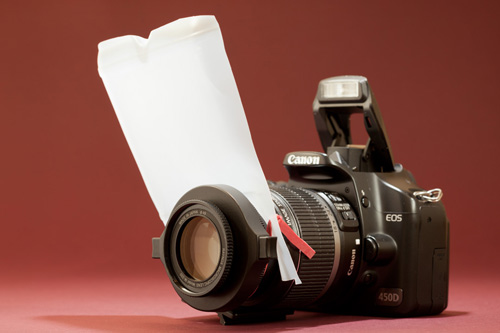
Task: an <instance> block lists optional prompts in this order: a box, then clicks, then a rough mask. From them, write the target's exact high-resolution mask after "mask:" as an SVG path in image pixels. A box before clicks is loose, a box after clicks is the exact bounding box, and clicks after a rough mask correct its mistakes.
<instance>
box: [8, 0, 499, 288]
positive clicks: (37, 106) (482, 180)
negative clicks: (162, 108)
mask: <svg viewBox="0 0 500 333" xmlns="http://www.w3.org/2000/svg"><path fill="white" fill-rule="evenodd" d="M499 9H500V3H499V2H497V1H473V2H471V1H448V2H427V3H426V4H423V3H420V2H414V3H407V2H403V3H399V2H392V1H391V2H390V1H377V2H374V1H370V2H368V1H367V2H353V1H345V2H344V1H342V2H340V1H247V2H244V1H205V0H199V1H193V0H185V1H178V2H175V4H174V3H173V2H171V1H170V2H169V1H163V0H162V1H25V2H21V1H2V2H0V31H1V36H2V37H1V39H0V59H1V61H0V112H1V121H0V135H1V140H0V152H1V156H2V158H1V166H0V170H1V183H0V184H1V189H2V190H1V191H0V196H1V197H0V212H1V213H0V214H1V226H2V230H1V232H0V261H1V262H2V278H5V277H8V276H11V277H15V276H20V275H23V274H35V275H36V276H46V277H50V276H54V275H60V276H65V275H68V276H73V275H81V274H108V273H109V274H113V273H116V272H123V273H126V274H133V273H136V272H145V273H147V272H148V270H156V269H158V267H159V265H160V264H159V263H158V262H155V261H153V260H151V259H150V242H151V240H150V239H151V237H153V236H159V235H160V233H161V231H162V227H163V225H162V223H161V221H160V220H159V218H158V215H157V212H156V210H155V208H154V206H153V204H152V202H151V200H150V198H149V196H148V194H147V192H146V189H145V187H144V185H143V183H142V180H141V177H140V174H139V172H138V170H137V168H136V165H135V163H134V160H133V158H132V155H131V153H130V151H129V149H128V146H127V144H126V141H125V139H124V137H123V134H122V132H121V129H120V127H119V125H118V122H117V120H116V117H115V115H114V112H113V109H112V106H111V103H110V102H109V99H108V97H107V95H106V91H105V89H104V86H103V85H102V82H101V79H100V78H99V76H98V74H97V63H96V58H97V44H98V43H99V42H100V41H102V40H105V39H108V38H112V37H116V36H120V35H125V34H135V35H141V36H144V37H146V36H147V35H148V33H149V31H150V30H152V29H154V28H157V27H159V26H161V25H163V24H166V23H168V22H170V21H173V20H175V19H177V18H180V17H186V16H191V15H197V14H214V15H215V16H216V17H217V19H218V21H219V24H220V26H221V29H222V33H223V36H224V41H225V45H226V50H227V53H228V56H229V59H230V62H231V64H232V68H233V71H234V75H235V77H236V81H237V83H238V87H239V89H240V94H241V97H242V100H243V104H244V107H245V110H246V114H247V117H248V121H249V124H250V128H251V131H252V135H253V139H254V143H255V146H256V149H257V152H258V155H259V157H260V159H261V163H262V165H263V168H264V171H265V173H266V175H267V177H268V178H270V179H274V180H280V179H286V177H287V176H286V173H285V170H284V169H283V167H282V166H281V162H282V159H283V157H284V154H285V153H287V152H289V151H293V150H320V149H321V146H320V143H319V140H318V137H317V134H316V129H315V126H314V122H313V117H312V110H311V104H312V100H313V98H314V95H315V92H316V87H317V83H318V81H319V80H320V79H323V78H326V77H330V76H335V75H343V74H357V75H364V76H366V77H368V79H369V81H370V83H371V86H372V88H373V90H374V91H375V94H376V96H377V99H378V102H379V105H380V107H381V111H382V114H383V116H384V119H385V124H386V127H387V130H388V133H389V136H390V139H391V144H392V148H393V153H394V156H395V159H396V161H397V162H400V163H402V164H403V165H404V166H405V167H406V168H408V169H409V170H411V171H412V172H413V173H414V175H415V177H416V178H417V181H418V182H419V184H420V185H421V186H422V187H424V188H434V187H441V188H442V189H443V190H444V194H445V195H444V198H443V201H444V203H445V206H446V209H447V212H448V216H449V219H450V221H451V228H452V233H451V242H452V274H455V276H457V275H461V274H465V273H466V272H468V271H469V272H471V271H475V270H476V269H478V270H480V271H481V270H482V272H485V273H489V272H491V271H494V270H496V272H499V270H500V269H499V268H498V265H496V266H495V265H492V257H490V256H489V254H491V253H498V250H497V247H496V241H497V238H498V236H497V235H498V233H499V231H500V223H499V221H498V217H497V216H498V213H497V208H498V206H497V199H498V198H497V196H498V189H499V188H500V181H499V176H498V170H497V169H498V168H497V167H498V165H499V154H498V146H499V143H500V142H499V134H498V132H499V130H498V125H499V124H500V109H499V107H498V102H497V96H498V88H500V85H499V84H498V77H499V76H500V66H499V62H498V51H499V50H500V48H499V43H498V41H499V40H500V21H499V20H498V14H499V12H500V11H499ZM493 258H494V257H493ZM165 279H166V276H165Z"/></svg>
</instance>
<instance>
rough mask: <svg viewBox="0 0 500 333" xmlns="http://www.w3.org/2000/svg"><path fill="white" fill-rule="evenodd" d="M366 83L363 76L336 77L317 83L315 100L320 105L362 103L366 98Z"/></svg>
mask: <svg viewBox="0 0 500 333" xmlns="http://www.w3.org/2000/svg"><path fill="white" fill-rule="evenodd" d="M367 92H368V81H367V79H366V78H365V77H363V76H353V75H349V76H337V77H331V78H328V79H324V80H321V81H320V82H319V87H318V93H317V95H316V99H317V100H318V102H320V103H335V102H342V103H343V102H363V101H364V100H365V99H366V97H367Z"/></svg>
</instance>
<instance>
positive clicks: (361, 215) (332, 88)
mask: <svg viewBox="0 0 500 333" xmlns="http://www.w3.org/2000/svg"><path fill="white" fill-rule="evenodd" d="M313 108H314V116H315V121H316V126H317V129H318V133H319V136H320V139H321V142H322V145H323V147H324V149H325V151H326V154H325V153H319V152H293V153H289V154H287V155H286V157H285V160H284V165H285V167H286V168H287V170H288V172H289V175H290V181H289V182H288V183H272V182H270V184H269V187H270V191H271V195H272V198H273V201H274V205H275V210H276V212H277V214H279V215H280V216H281V217H282V218H283V220H284V222H286V224H287V225H288V226H289V227H290V228H291V229H292V230H293V231H294V232H295V234H296V235H298V236H299V237H300V238H301V239H303V240H304V241H305V242H306V243H307V244H309V245H310V246H311V247H312V248H313V249H314V250H315V251H316V254H315V255H314V256H313V257H312V258H310V259H309V258H307V257H306V256H305V255H304V253H302V251H301V250H299V249H298V248H296V247H295V246H294V245H293V244H291V243H287V245H288V248H289V250H290V253H291V255H292V259H293V261H294V264H295V267H297V272H298V275H299V277H300V279H301V280H302V284H295V283H294V282H293V281H281V278H280V274H279V269H278V264H277V260H276V257H277V254H276V238H275V237H273V236H270V235H269V234H268V232H267V231H266V228H265V227H266V223H265V221H264V220H263V219H262V217H261V216H260V215H259V214H258V213H257V211H256V210H255V208H254V207H253V206H252V205H251V203H250V202H249V201H248V199H246V198H245V196H244V195H243V194H241V193H240V192H239V191H237V190H236V189H234V188H232V187H230V186H227V185H210V186H201V187H198V188H195V189H193V190H191V191H189V192H188V193H186V194H185V195H184V196H183V197H182V198H181V199H180V200H179V202H178V205H177V207H176V208H175V209H174V211H173V213H172V215H171V217H170V219H169V222H168V223H167V226H166V228H165V231H164V232H163V234H162V236H161V237H160V238H154V239H153V257H154V258H160V259H161V260H162V261H163V263H164V265H165V267H166V269H167V273H168V275H169V277H170V280H171V282H172V285H173V286H174V289H175V290H176V291H177V293H178V294H179V296H180V297H181V298H182V299H183V301H184V302H186V303H187V304H189V305H190V306H192V307H194V308H197V309H199V310H202V311H214V312H218V313H219V317H220V319H221V323H223V324H232V323H238V322H248V321H262V320H275V319H283V318H285V316H286V315H287V314H290V313H293V311H294V310H298V309H300V310H312V311H321V312H331V313H348V314H363V315H380V316H393V317H403V316H421V315H432V314H438V313H440V312H442V311H443V310H444V309H445V308H446V306H447V299H448V272H449V222H448V219H447V217H446V213H445V210H444V206H443V204H442V203H441V202H440V199H441V196H442V192H441V190H439V189H436V190H431V191H425V190H423V189H421V188H420V187H419V186H418V185H417V184H416V182H415V180H414V178H413V176H412V174H411V173H410V172H408V171H407V170H405V169H403V167H402V166H401V165H398V164H394V162H393V159H392V152H391V148H390V145H389V141H388V138H387V135H386V131H385V126H384V124H383V121H382V117H381V115H380V111H379V109H378V106H377V104H376V101H375V98H374V96H373V94H372V92H371V90H370V87H369V85H368V82H367V80H366V79H365V78H364V77H360V76H341V77H334V78H329V79H326V80H322V81H321V82H320V84H319V89H318V93H317V96H316V99H315V101H314V105H313ZM353 113H362V114H363V118H364V123H365V128H366V130H367V132H368V134H369V140H368V143H367V144H366V146H353V145H352V144H351V143H352V142H351V141H352V140H351V134H350V116H351V114H353ZM199 230H204V231H199ZM197 265H198V266H200V267H201V268H200V267H199V268H196V266H197Z"/></svg>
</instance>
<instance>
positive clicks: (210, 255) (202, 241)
mask: <svg viewBox="0 0 500 333" xmlns="http://www.w3.org/2000/svg"><path fill="white" fill-rule="evenodd" d="M179 254H180V259H181V265H182V267H183V268H184V270H185V272H186V273H187V274H188V275H189V276H191V277H192V278H193V279H194V280H197V281H203V280H206V279H208V278H209V277H210V276H212V274H213V273H214V272H215V270H216V269H217V266H218V265H219V260H220V256H221V243H220V237H219V233H218V232H217V228H216V227H215V225H214V224H213V223H212V222H211V221H210V220H209V219H207V218H204V217H200V216H198V217H195V218H192V219H191V220H189V221H188V222H187V224H186V226H185V227H184V229H183V230H182V233H181V237H180V242H179Z"/></svg>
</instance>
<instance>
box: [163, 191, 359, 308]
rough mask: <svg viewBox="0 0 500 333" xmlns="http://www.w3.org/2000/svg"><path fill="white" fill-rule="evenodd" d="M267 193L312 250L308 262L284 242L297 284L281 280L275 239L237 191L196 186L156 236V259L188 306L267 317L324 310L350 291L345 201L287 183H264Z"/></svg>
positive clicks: (354, 246) (351, 238)
mask: <svg viewBox="0 0 500 333" xmlns="http://www.w3.org/2000/svg"><path fill="white" fill-rule="evenodd" d="M270 191H271V197H272V199H273V202H274V206H275V211H276V213H278V214H279V215H281V217H282V218H283V220H284V222H285V223H287V224H288V225H289V227H290V228H291V229H292V230H293V231H294V232H295V233H296V234H297V235H298V236H299V237H300V238H301V239H302V240H304V241H305V242H306V243H307V244H309V245H310V246H311V247H312V248H313V249H314V250H315V251H316V254H315V255H314V256H313V257H312V258H308V257H306V256H305V254H304V253H302V252H301V251H300V249H298V248H297V247H296V246H295V245H293V244H292V243H290V242H289V241H288V240H286V239H285V241H286V243H287V245H288V249H289V251H290V254H291V256H292V260H293V262H294V265H295V267H296V269H297V273H298V275H299V277H300V279H301V281H302V284H295V283H294V282H293V281H282V280H281V274H280V270H279V265H278V261H277V248H276V242H277V240H276V238H275V237H272V235H271V236H270V235H269V234H268V233H267V231H266V221H264V220H263V219H262V217H261V216H260V215H259V213H258V212H257V210H256V209H255V207H254V206H253V205H252V204H251V203H250V201H249V200H248V198H247V197H246V196H245V195H244V194H242V193H241V192H239V191H237V190H236V189H234V188H231V187H229V186H226V185H211V186H201V187H198V188H195V189H193V190H191V191H190V192H188V193H186V194H185V195H184V197H183V198H181V200H179V202H180V203H179V204H178V205H177V207H176V209H175V210H174V212H173V214H172V216H171V217H170V219H169V221H168V223H167V226H166V228H165V231H164V233H163V235H162V237H161V238H160V242H161V244H163V246H162V248H161V251H163V252H161V253H160V257H161V258H162V260H163V262H164V264H165V267H166V269H167V272H168V274H169V276H170V280H171V281H172V284H173V286H174V289H175V290H176V292H177V293H178V294H179V296H180V297H181V298H182V299H183V300H184V301H185V302H186V303H187V304H189V305H191V306H192V307H194V308H196V309H199V310H203V311H217V312H219V313H223V312H224V313H225V312H226V311H233V310H235V309H237V310H236V311H237V312H242V313H243V312H246V311H250V312H252V313H253V312H254V311H256V310H258V311H259V313H260V312H262V311H263V312H264V313H267V312H268V310H269V311H271V312H273V311H275V310H278V311H282V310H285V311H286V310H287V309H303V308H305V307H309V306H316V305H321V304H327V303H328V306H329V305H330V304H331V301H332V300H333V301H336V300H339V302H340V301H342V298H343V297H344V296H346V294H347V292H348V291H349V290H351V287H352V284H353V283H354V280H355V279H356V276H357V270H358V267H359V263H360V258H361V256H360V254H361V253H360V250H361V248H360V243H361V242H360V232H359V227H358V226H357V225H358V224H357V221H356V223H354V222H353V221H352V219H354V220H356V218H357V217H356V214H355V212H354V210H353V209H352V207H351V206H350V204H349V203H348V202H347V200H345V199H344V198H343V197H342V196H341V195H339V194H337V193H333V192H328V191H319V190H312V189H305V188H298V187H292V186H286V185H284V186H281V185H270ZM354 225H355V227H353V226H354ZM272 233H273V234H274V233H275V230H273V231H272ZM273 313H274V312H273Z"/></svg>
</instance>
